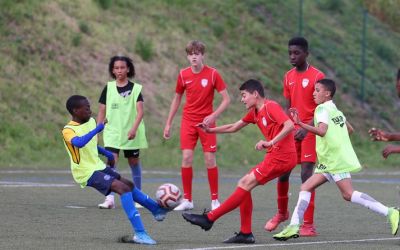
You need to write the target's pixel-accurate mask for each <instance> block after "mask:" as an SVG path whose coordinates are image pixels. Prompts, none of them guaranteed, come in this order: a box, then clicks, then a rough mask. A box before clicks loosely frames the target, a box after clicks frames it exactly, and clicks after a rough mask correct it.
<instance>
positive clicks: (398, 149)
mask: <svg viewBox="0 0 400 250" xmlns="http://www.w3.org/2000/svg"><path fill="white" fill-rule="evenodd" d="M399 153H400V146H398V145H392V144H390V145H387V146H386V147H385V148H384V149H383V150H382V156H383V158H385V159H386V158H388V156H389V155H391V154H399Z"/></svg>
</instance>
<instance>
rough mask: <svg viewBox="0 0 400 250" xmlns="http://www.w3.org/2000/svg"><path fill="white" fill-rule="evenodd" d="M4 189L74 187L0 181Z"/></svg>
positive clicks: (69, 185) (70, 185)
mask: <svg viewBox="0 0 400 250" xmlns="http://www.w3.org/2000/svg"><path fill="white" fill-rule="evenodd" d="M0 186H2V187H74V186H75V185H73V184H57V183H40V182H21V181H0Z"/></svg>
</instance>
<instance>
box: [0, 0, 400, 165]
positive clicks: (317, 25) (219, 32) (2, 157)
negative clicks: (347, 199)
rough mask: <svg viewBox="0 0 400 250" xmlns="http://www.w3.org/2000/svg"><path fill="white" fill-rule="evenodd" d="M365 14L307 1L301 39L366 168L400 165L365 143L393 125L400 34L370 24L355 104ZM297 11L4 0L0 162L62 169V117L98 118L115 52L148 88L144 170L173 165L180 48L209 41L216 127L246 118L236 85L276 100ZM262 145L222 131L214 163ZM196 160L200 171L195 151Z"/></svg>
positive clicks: (326, 0) (241, 4)
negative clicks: (85, 103)
mask: <svg viewBox="0 0 400 250" xmlns="http://www.w3.org/2000/svg"><path fill="white" fill-rule="evenodd" d="M337 2H340V4H337ZM362 7H363V6H362V2H358V1H333V0H319V1H304V6H303V15H304V23H303V30H302V33H303V35H304V36H305V37H307V39H308V40H309V42H310V44H311V56H310V61H311V63H313V64H314V65H316V66H317V67H319V68H321V69H322V70H323V71H324V72H326V74H327V75H328V76H329V77H332V78H335V80H337V82H338V83H339V91H338V93H337V97H336V102H337V104H338V106H339V107H340V108H341V109H343V110H344V111H345V113H346V114H347V116H348V118H349V120H350V121H351V122H352V123H353V124H354V126H355V127H356V129H357V131H358V133H357V134H355V135H354V136H353V137H352V138H353V142H354V144H355V145H356V151H357V152H358V154H359V156H360V158H361V161H362V162H363V164H364V165H365V166H384V165H385V166H396V161H395V159H389V160H388V161H386V162H382V161H381V159H380V155H379V152H378V150H379V149H380V148H381V147H382V146H383V144H379V143H375V144H373V143H370V142H369V141H368V138H367V134H366V131H367V129H368V128H369V127H370V126H386V127H389V128H396V124H398V123H399V118H398V117H397V116H394V115H393V114H395V112H396V110H397V109H398V105H397V97H396V96H395V94H394V76H395V72H396V67H397V66H398V65H395V63H396V62H397V59H398V58H400V51H399V50H397V49H396V48H398V47H399V45H400V44H399V41H400V35H399V33H396V32H395V31H393V30H392V29H391V28H390V26H387V25H385V24H384V23H382V22H381V21H379V20H377V19H375V18H374V17H373V16H371V15H370V16H369V17H368V31H367V32H368V33H367V38H368V40H367V44H368V46H367V61H366V62H367V66H368V67H367V71H366V85H365V92H364V93H365V95H364V99H365V102H361V101H360V100H359V93H360V79H361V77H360V68H361V67H360V65H361V57H360V54H361V33H362ZM298 9H299V1H297V0H288V1H279V3H278V1H261V0H249V1H237V0H229V1H210V0H203V1H184V0H168V1H161V0H160V1H157V0H150V1H130V0H120V1H115V3H113V1H110V0H109V1H107V0H82V1H79V3H78V2H77V1H66V0H56V1H48V0H44V1H40V0H35V1H16V2H15V1H11V0H4V1H1V3H0V14H1V15H0V34H1V36H0V44H1V46H0V58H1V60H0V102H1V104H2V105H0V115H1V117H0V118H1V123H0V166H2V167H6V168H10V167H22V168H42V167H49V168H57V167H65V166H67V165H68V159H67V156H66V154H65V152H64V148H63V147H64V146H63V143H62V140H61V134H60V131H61V128H62V127H63V125H64V124H65V123H66V122H67V121H68V119H69V115H68V113H67V112H66V110H65V107H64V105H65V100H66V99H67V98H68V96H70V95H72V94H82V95H86V96H88V97H89V99H90V100H91V102H92V109H93V111H94V113H96V112H97V100H98V97H99V95H100V92H101V90H102V88H103V86H104V84H105V82H106V81H107V80H108V79H109V76H108V74H107V63H108V60H109V58H110V57H111V56H113V55H115V54H124V55H128V56H130V57H132V58H133V60H134V63H135V67H136V72H137V76H136V79H135V80H136V81H138V82H140V83H142V84H143V85H144V98H145V122H146V126H147V131H148V138H149V141H150V148H149V149H148V150H145V151H143V154H142V157H143V162H144V164H145V165H146V166H149V167H157V168H175V167H176V166H179V165H180V151H179V147H178V142H179V138H178V134H177V132H178V127H179V118H180V117H177V118H176V120H175V122H174V137H173V139H172V140H170V141H167V142H166V141H164V140H162V129H163V126H164V120H165V119H166V116H167V112H168V108H169V105H170V101H171V98H172V96H173V92H174V85H175V80H176V74H177V72H178V70H179V68H181V67H185V66H186V65H187V62H186V59H185V53H184V47H185V45H186V43H187V42H188V41H189V40H192V39H200V40H203V41H204V42H205V43H206V45H207V54H206V55H207V63H209V64H210V65H212V66H214V67H216V68H218V69H219V70H220V72H221V74H222V76H223V77H224V79H225V81H226V82H227V83H228V85H229V92H230V94H231V96H232V97H233V103H232V105H231V106H230V108H229V110H228V111H227V112H226V113H224V114H223V116H222V117H221V122H230V121H236V120H237V119H239V118H240V117H241V116H242V115H243V113H244V108H243V107H242V106H241V104H240V102H239V98H238V90H237V87H238V86H239V84H240V83H241V82H243V81H244V80H246V79H248V78H257V79H260V80H261V81H262V82H263V83H264V84H265V87H266V90H267V94H268V96H270V97H272V98H275V99H277V100H278V101H280V102H282V97H281V90H282V87H281V79H282V76H283V74H284V73H285V72H286V71H287V70H288V69H290V65H289V63H288V59H287V40H288V39H289V38H290V37H292V36H294V35H296V34H297V33H298V27H299V22H298V20H299V19H298ZM394 104H396V105H394ZM94 115H95V114H94ZM221 122H220V124H221ZM397 127H398V126H397ZM259 138H260V135H259V134H258V132H257V129H256V128H254V127H252V128H246V129H245V130H244V131H243V133H240V134H235V135H222V136H220V137H219V143H220V153H219V154H218V162H219V165H221V166H223V167H224V168H232V169H233V168H236V167H238V166H245V167H246V166H248V165H252V164H254V163H256V162H257V161H259V160H260V159H261V158H262V156H263V154H262V153H260V152H258V153H256V152H254V150H253V145H254V144H255V142H256V141H257V140H258V139H259ZM196 155H197V156H196V166H199V167H201V166H202V165H203V163H202V162H203V161H202V159H201V155H200V154H196ZM155 156H156V157H155ZM392 158H395V157H392Z"/></svg>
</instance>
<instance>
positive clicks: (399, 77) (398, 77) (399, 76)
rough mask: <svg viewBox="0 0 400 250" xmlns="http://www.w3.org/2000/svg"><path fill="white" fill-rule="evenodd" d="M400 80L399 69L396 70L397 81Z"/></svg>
mask: <svg viewBox="0 0 400 250" xmlns="http://www.w3.org/2000/svg"><path fill="white" fill-rule="evenodd" d="M398 80H400V69H399V70H398V71H397V81H398Z"/></svg>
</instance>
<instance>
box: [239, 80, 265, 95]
mask: <svg viewBox="0 0 400 250" xmlns="http://www.w3.org/2000/svg"><path fill="white" fill-rule="evenodd" d="M239 90H244V91H247V92H249V93H252V94H253V93H254V91H257V92H258V94H259V95H260V96H261V97H264V87H263V86H262V84H261V83H260V82H259V81H257V80H254V79H250V80H247V81H245V82H244V83H243V84H242V85H241V86H240V87H239Z"/></svg>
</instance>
